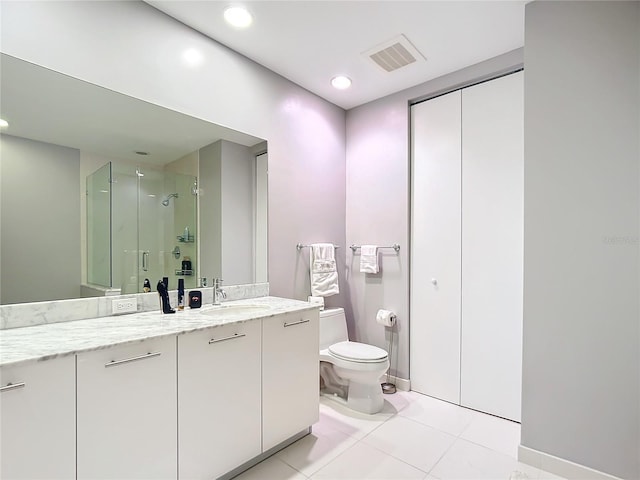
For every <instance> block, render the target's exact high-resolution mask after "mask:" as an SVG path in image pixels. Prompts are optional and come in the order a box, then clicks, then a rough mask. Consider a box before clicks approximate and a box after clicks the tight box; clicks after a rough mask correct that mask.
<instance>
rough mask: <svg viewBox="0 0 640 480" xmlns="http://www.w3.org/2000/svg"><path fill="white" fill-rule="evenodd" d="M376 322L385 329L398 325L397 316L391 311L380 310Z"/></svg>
mask: <svg viewBox="0 0 640 480" xmlns="http://www.w3.org/2000/svg"><path fill="white" fill-rule="evenodd" d="M376 322H378V323H379V324H380V325H384V326H385V327H393V326H394V325H395V324H396V314H395V313H393V312H392V311H391V310H382V309H380V310H378V313H377V315H376Z"/></svg>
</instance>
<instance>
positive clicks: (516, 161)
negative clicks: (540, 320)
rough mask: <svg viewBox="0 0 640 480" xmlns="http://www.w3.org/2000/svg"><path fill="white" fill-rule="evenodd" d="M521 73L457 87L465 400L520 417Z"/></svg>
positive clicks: (464, 402) (480, 407)
mask: <svg viewBox="0 0 640 480" xmlns="http://www.w3.org/2000/svg"><path fill="white" fill-rule="evenodd" d="M523 120H524V111H523V73H522V72H520V73H516V74H512V75H508V76H506V77H502V78H498V79H496V80H492V81H490V82H486V83H482V84H480V85H476V86H473V87H470V88H466V89H464V90H463V91H462V132H463V137H462V360H461V363H462V365H461V398H460V403H461V404H462V405H464V406H467V407H471V408H474V409H476V410H481V411H483V412H488V413H492V414H494V415H498V416H500V417H505V418H509V419H512V420H516V421H520V391H521V369H522V289H523V286H522V269H523V182H524V142H523Z"/></svg>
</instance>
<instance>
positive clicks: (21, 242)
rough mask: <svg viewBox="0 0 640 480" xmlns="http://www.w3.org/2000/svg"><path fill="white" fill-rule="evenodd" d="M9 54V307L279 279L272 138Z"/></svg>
mask: <svg viewBox="0 0 640 480" xmlns="http://www.w3.org/2000/svg"><path fill="white" fill-rule="evenodd" d="M0 62H1V68H0V74H1V75H2V78H1V79H0V87H1V92H0V98H1V99H2V103H1V104H0V118H2V119H4V120H6V121H8V123H9V126H8V127H3V128H2V130H1V131H0V304H11V303H23V302H36V301H45V300H59V299H65V298H77V297H81V296H96V295H115V294H118V293H123V294H124V293H133V292H138V291H143V285H144V280H145V278H148V279H149V281H150V284H151V289H152V291H155V286H156V283H157V282H158V280H160V279H161V278H162V277H169V282H170V284H169V288H170V289H175V288H176V287H177V281H178V279H179V278H182V279H184V280H185V286H186V288H193V287H196V286H198V285H200V279H201V278H202V277H207V278H209V279H212V278H214V277H220V278H223V279H224V280H225V283H226V284H242V283H254V282H266V281H267V278H266V270H267V269H266V245H267V243H266V242H267V237H266V211H267V204H266V201H267V194H266V149H267V148H266V142H265V141H264V140H262V139H259V138H257V137H253V136H250V135H246V134H243V133H240V132H236V131H234V130H230V129H228V128H225V127H221V126H218V125H215V124H211V123H209V122H205V121H203V120H200V119H196V118H193V117H189V116H187V115H183V114H181V113H178V112H175V111H172V110H168V109H165V108H162V107H159V106H157V105H153V104H149V103H147V102H144V101H141V100H138V99H135V98H132V97H128V96H126V95H122V94H119V93H115V92H113V91H110V90H107V89H104V88H101V87H98V86H95V85H92V84H89V83H86V82H83V81H80V80H77V79H74V78H71V77H68V76H65V75H62V74H60V73H57V72H53V71H51V70H48V69H46V68H42V67H39V66H36V65H33V64H30V63H28V62H24V61H22V60H19V59H16V58H13V57H11V56H7V55H4V54H3V55H2V56H1V57H0Z"/></svg>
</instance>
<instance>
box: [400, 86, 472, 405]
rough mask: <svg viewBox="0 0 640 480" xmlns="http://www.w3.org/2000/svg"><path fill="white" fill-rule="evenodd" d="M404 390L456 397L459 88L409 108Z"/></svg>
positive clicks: (458, 279) (459, 155)
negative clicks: (407, 369)
mask: <svg viewBox="0 0 640 480" xmlns="http://www.w3.org/2000/svg"><path fill="white" fill-rule="evenodd" d="M411 125H412V126H411V128H412V136H411V142H412V155H411V157H412V187H411V188H412V190H411V191H412V197H411V198H412V203H411V304H410V315H411V335H410V349H409V350H410V362H411V388H412V389H413V390H416V391H418V392H421V393H425V394H427V395H431V396H434V397H437V398H441V399H442V400H446V401H449V402H453V403H459V402H460V285H461V282H460V268H461V264H460V262H461V260H460V248H461V247H460V236H461V215H460V202H461V200H460V189H461V185H460V176H461V147H460V138H461V127H460V91H457V92H452V93H449V94H447V95H443V96H441V97H437V98H434V99H432V100H429V101H427V102H423V103H420V104H418V105H414V106H413V107H411Z"/></svg>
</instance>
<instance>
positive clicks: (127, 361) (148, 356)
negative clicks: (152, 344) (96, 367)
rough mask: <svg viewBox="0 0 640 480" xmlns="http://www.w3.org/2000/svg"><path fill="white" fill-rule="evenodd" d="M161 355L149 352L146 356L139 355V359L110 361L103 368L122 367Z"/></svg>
mask: <svg viewBox="0 0 640 480" xmlns="http://www.w3.org/2000/svg"><path fill="white" fill-rule="evenodd" d="M160 355H162V352H153V353H151V352H149V353H147V354H146V355H140V356H139V357H132V358H125V359H124V360H111V361H110V362H109V363H105V364H104V366H105V367H115V366H116V365H122V364H123V363H129V362H137V361H138V360H144V359H146V358H152V357H158V356H160Z"/></svg>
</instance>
